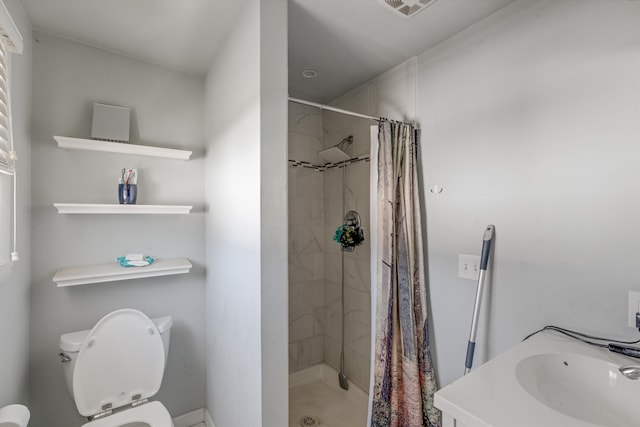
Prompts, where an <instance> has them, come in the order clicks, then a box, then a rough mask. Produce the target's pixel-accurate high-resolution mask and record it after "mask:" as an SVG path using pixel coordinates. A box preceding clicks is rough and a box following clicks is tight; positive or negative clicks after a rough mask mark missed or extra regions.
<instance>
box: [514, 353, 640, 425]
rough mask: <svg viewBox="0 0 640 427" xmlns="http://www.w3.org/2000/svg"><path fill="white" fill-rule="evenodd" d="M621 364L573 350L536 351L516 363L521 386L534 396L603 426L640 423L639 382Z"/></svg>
mask: <svg viewBox="0 0 640 427" xmlns="http://www.w3.org/2000/svg"><path fill="white" fill-rule="evenodd" d="M618 368H619V365H615V364H613V363H611V362H609V361H606V360H602V359H598V358H595V357H591V356H583V355H579V354H572V353H545V354H537V355H534V356H530V357H527V358H525V359H523V360H521V361H520V362H519V363H518V365H517V366H516V377H517V379H518V382H519V383H520V385H521V386H522V387H523V388H524V389H525V390H526V391H527V392H528V393H529V394H530V395H531V396H532V397H534V398H535V399H537V400H538V401H539V402H541V403H543V404H545V405H546V406H548V407H549V408H551V409H554V410H556V411H558V412H560V413H562V414H564V415H568V416H570V417H573V418H576V419H578V420H582V421H586V422H588V423H593V424H596V425H600V426H609V427H628V426H632V425H638V423H639V422H640V421H639V420H640V404H639V403H638V399H639V396H640V382H639V381H633V380H630V379H629V378H626V377H625V376H624V375H622V374H621V373H620V371H619V370H618Z"/></svg>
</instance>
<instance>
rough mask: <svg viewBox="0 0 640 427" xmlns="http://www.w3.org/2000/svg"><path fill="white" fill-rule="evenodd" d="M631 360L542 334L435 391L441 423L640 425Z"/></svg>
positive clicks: (448, 426)
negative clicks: (627, 369) (628, 372)
mask: <svg viewBox="0 0 640 427" xmlns="http://www.w3.org/2000/svg"><path fill="white" fill-rule="evenodd" d="M639 364H640V363H639V361H638V359H633V358H630V357H626V356H623V355H620V354H617V353H612V352H610V351H608V350H607V349H605V348H599V347H594V346H590V345H587V344H585V343H582V342H579V341H576V340H574V339H571V338H568V337H565V336H563V335H559V334H557V333H553V332H543V333H539V334H537V335H534V336H532V337H531V338H529V339H528V340H526V341H524V342H521V343H519V344H517V345H515V346H514V347H512V348H511V349H510V350H507V351H506V352H504V353H502V354H501V355H499V356H497V357H495V358H493V359H492V360H490V361H489V362H487V363H485V364H484V365H482V366H479V367H478V368H476V369H474V370H473V371H471V373H470V374H469V375H466V376H464V377H461V378H460V379H458V380H457V381H454V382H453V383H451V384H449V385H448V386H446V387H444V388H443V389H441V390H439V391H438V392H437V393H436V394H435V397H434V405H435V406H436V407H437V408H438V409H440V410H441V411H442V417H443V418H442V419H443V424H442V425H443V427H453V426H455V427H541V426H544V427H595V426H600V427H631V426H634V427H635V426H640V380H631V379H629V378H627V377H625V376H624V375H623V374H622V373H621V372H620V371H619V368H620V367H621V366H625V365H639Z"/></svg>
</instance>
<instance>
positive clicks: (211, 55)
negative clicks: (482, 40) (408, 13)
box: [22, 0, 512, 103]
mask: <svg viewBox="0 0 640 427" xmlns="http://www.w3.org/2000/svg"><path fill="white" fill-rule="evenodd" d="M246 1H247V0H56V1H52V0H22V3H23V5H24V7H25V10H26V12H27V16H28V17H29V20H30V22H31V24H32V26H33V28H34V29H36V30H39V31H44V32H48V33H52V34H56V35H59V36H63V37H67V38H70V39H74V40H77V41H80V42H84V43H87V44H90V45H93V46H97V47H101V48H105V49H108V50H111V51H115V52H119V53H122V54H125V55H128V56H132V57H136V58H140V59H143V60H146V61H150V62H153V63H156V64H160V65H164V66H168V67H171V68H175V69H178V70H182V71H186V72H189V73H192V74H197V75H205V74H206V73H207V71H208V70H209V68H210V67H211V65H212V64H213V62H214V60H215V57H216V55H217V53H218V52H219V51H220V49H221V47H222V46H223V45H224V43H225V41H226V38H227V36H228V34H229V33H230V31H231V30H232V28H233V25H234V24H235V23H236V22H237V19H238V18H239V16H240V15H241V13H242V10H243V8H244V6H245V3H246ZM511 1H512V0H438V1H436V2H435V3H433V4H432V5H431V6H429V7H427V8H426V9H425V10H424V11H422V12H420V13H418V14H416V15H414V16H413V17H411V18H403V17H400V16H397V15H395V14H394V13H392V12H391V11H388V10H386V9H385V8H384V7H382V6H381V5H380V4H379V3H378V1H376V0H289V94H290V95H291V96H294V97H297V98H303V99H308V100H311V101H316V102H322V103H326V102H329V101H330V100H332V99H335V98H336V97H338V96H339V95H341V94H343V93H345V92H347V91H349V90H350V89H353V88H354V87H357V86H358V85H360V84H362V83H364V82H366V81H368V80H370V79H372V78H373V77H375V76H377V75H379V74H381V73H383V72H384V71H386V70H388V69H389V68H391V67H393V66H395V65H397V64H399V63H401V62H403V61H404V60H406V59H408V58H410V57H411V56H414V55H417V54H419V53H421V52H423V51H425V50H426V49H428V48H430V47H431V46H434V45H436V44H438V43H440V42H441V41H443V40H445V39H446V38H448V37H450V36H452V35H454V34H456V33H457V32H459V31H461V30H463V29H464V28H466V27H468V26H470V25H472V24H473V23H475V22H477V21H479V20H481V19H483V18H484V17H486V16H488V15H490V14H492V13H493V12H495V11H496V10H498V9H500V8H502V7H504V6H505V5H506V4H508V3H510V2H511ZM309 68H311V69H314V70H315V71H317V73H318V76H317V77H316V78H314V79H307V78H304V77H302V75H301V73H302V71H303V70H305V69H309Z"/></svg>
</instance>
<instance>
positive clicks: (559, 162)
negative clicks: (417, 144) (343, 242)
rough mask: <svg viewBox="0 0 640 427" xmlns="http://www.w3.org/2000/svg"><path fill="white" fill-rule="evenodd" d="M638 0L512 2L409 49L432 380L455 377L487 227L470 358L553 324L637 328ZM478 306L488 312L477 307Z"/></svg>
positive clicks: (609, 332)
mask: <svg viewBox="0 0 640 427" xmlns="http://www.w3.org/2000/svg"><path fill="white" fill-rule="evenodd" d="M638 24H640V3H638V2H630V1H606V2H605V1H581V2H576V1H535V2H531V1H525V0H521V1H517V2H515V3H513V4H511V5H510V6H507V7H506V8H505V9H503V10H501V11H499V12H497V13H496V14H494V15H492V16H491V17H489V18H487V19H485V20H484V21H482V22H480V23H478V24H476V25H474V26H472V27H470V28H468V29H467V30H465V31H463V32H462V33H460V34H458V35H457V36H455V37H453V38H452V39H449V40H448V41H445V42H444V43H442V44H441V45H439V46H437V47H435V48H433V49H431V50H429V51H427V52H425V53H424V54H423V55H421V56H420V57H419V71H418V117H419V121H420V126H421V128H422V134H423V138H422V143H421V146H422V166H423V175H424V182H425V191H426V189H428V188H430V187H432V186H433V185H436V184H437V185H440V186H442V187H443V188H444V192H443V193H442V194H440V195H433V194H431V193H429V192H425V194H426V200H427V211H426V217H427V224H428V231H427V235H428V260H429V279H430V280H429V281H430V287H431V301H432V305H433V314H434V329H435V346H436V350H437V360H436V363H437V367H438V374H439V378H440V382H441V384H442V385H446V384H448V383H449V382H451V381H453V380H455V379H456V378H458V377H460V376H461V375H462V372H463V369H464V368H463V366H464V356H465V346H466V341H467V338H468V331H469V326H470V322H471V312H472V309H473V298H474V295H475V282H473V281H468V280H464V279H458V278H457V254H458V253H475V254H479V252H480V248H481V236H482V232H483V228H484V227H485V226H486V225H487V224H491V223H492V224H495V225H496V242H495V251H494V258H493V264H492V274H491V277H492V280H491V283H490V285H489V287H488V292H487V294H486V295H485V300H484V307H485V316H484V317H483V320H482V323H481V325H480V327H479V333H480V335H479V337H478V346H477V347H476V363H475V366H478V365H480V364H481V363H482V362H483V361H485V360H487V358H489V357H493V356H495V355H497V354H498V353H500V352H502V351H504V350H506V349H508V348H509V347H511V346H513V345H515V344H516V343H518V342H519V341H520V340H521V339H522V338H523V337H524V336H525V335H526V334H527V333H528V332H531V331H533V330H536V329H538V328H540V327H542V326H544V325H545V324H556V325H561V326H566V327H571V328H575V329H578V330H581V331H585V332H595V333H598V334H600V335H605V336H618V337H621V336H622V337H624V336H626V337H628V338H637V335H638V334H637V332H634V330H633V329H631V328H628V327H627V317H626V316H627V291H629V290H636V291H638V290H640V284H639V283H640V282H639V280H638V274H637V271H638V267H637V266H638V258H639V257H640V246H639V245H638V241H639V240H638V239H639V236H640V223H639V222H638V217H639V214H640V197H638V194H639V191H640V185H639V184H638V183H639V182H640V172H639V169H638V164H637V163H638V162H637V159H638V157H639V156H640V146H639V145H638V135H639V134H640V126H639V125H638V123H640V122H639V121H638V106H639V104H638V99H640V83H639V80H638V76H639V75H640V31H638ZM487 311H488V312H490V315H486V312H487Z"/></svg>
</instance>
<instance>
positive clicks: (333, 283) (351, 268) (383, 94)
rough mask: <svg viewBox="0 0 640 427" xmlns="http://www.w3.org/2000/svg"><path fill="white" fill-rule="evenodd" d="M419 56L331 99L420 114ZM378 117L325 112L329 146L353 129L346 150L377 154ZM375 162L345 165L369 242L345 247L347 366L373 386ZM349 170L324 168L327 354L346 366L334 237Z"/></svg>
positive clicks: (390, 113)
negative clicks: (417, 87) (372, 192)
mask: <svg viewBox="0 0 640 427" xmlns="http://www.w3.org/2000/svg"><path fill="white" fill-rule="evenodd" d="M416 63H417V60H416V58H412V59H409V60H407V61H405V62H403V63H402V64H399V65H398V66H396V67H394V68H392V69H390V70H388V71H387V72H385V73H383V74H382V75H380V76H378V77H376V78H375V79H373V80H371V81H369V82H367V83H365V84H363V85H361V86H359V87H357V88H355V89H354V90H352V91H350V92H348V93H347V94H345V95H343V96H341V97H340V98H338V99H336V100H334V101H332V102H331V105H333V106H336V107H338V108H343V109H345V110H349V111H355V112H358V113H361V114H367V115H371V116H374V117H380V116H383V117H389V118H393V119H397V120H406V121H409V120H413V119H414V118H415V81H416V80H415V76H416ZM376 124H377V123H376V122H374V121H371V120H365V119H359V118H356V117H352V116H347V115H344V114H338V113H333V112H330V111H324V112H323V128H324V138H323V143H324V147H330V146H333V145H336V144H338V143H339V142H340V141H342V139H344V138H345V137H347V136H349V135H353V138H354V141H353V144H352V146H349V147H346V148H345V150H346V151H347V153H348V154H350V155H351V157H352V158H353V157H361V156H368V155H370V154H371V139H370V126H371V125H376ZM370 166H371V165H370V163H369V162H368V161H363V162H357V163H353V164H350V165H349V166H348V167H347V168H346V170H345V177H344V179H345V181H344V183H345V206H344V211H345V212H348V211H350V210H355V211H357V212H358V213H359V214H360V218H361V221H362V226H363V229H364V233H365V242H364V244H363V245H362V246H358V247H357V248H356V249H355V251H354V252H345V254H344V255H345V264H344V271H345V372H346V374H347V376H348V377H349V379H350V380H351V381H353V382H354V383H355V384H356V385H358V386H359V387H360V388H362V389H364V390H365V391H368V390H369V374H370V364H371V339H372V335H371V329H372V328H371V271H370V265H371V246H370V244H369V242H370V237H371V228H370V221H369V210H370V209H369V204H370V200H369V196H370V193H369V187H370V182H369V181H370V180H369V174H370ZM342 174H343V170H342V169H329V170H327V171H325V172H324V182H323V187H324V197H323V198H324V220H325V222H324V249H325V253H324V263H325V281H326V294H325V300H326V307H325V309H324V310H325V311H324V319H323V329H324V331H325V336H324V359H325V361H326V362H327V363H328V364H330V365H331V366H333V367H335V368H338V367H339V366H340V341H341V289H340V283H341V251H340V247H339V245H338V244H337V243H336V242H334V241H333V240H332V237H333V234H334V232H335V230H336V228H337V227H338V226H339V225H340V224H341V223H342V216H343V207H342V190H341V189H342V185H343V181H342V179H343V176H342Z"/></svg>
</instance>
